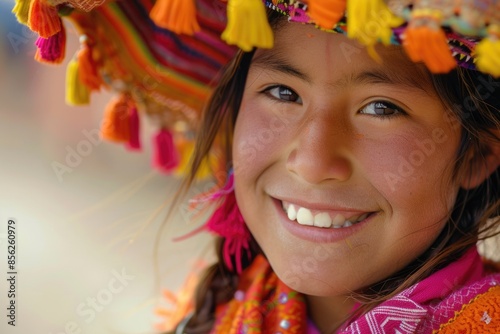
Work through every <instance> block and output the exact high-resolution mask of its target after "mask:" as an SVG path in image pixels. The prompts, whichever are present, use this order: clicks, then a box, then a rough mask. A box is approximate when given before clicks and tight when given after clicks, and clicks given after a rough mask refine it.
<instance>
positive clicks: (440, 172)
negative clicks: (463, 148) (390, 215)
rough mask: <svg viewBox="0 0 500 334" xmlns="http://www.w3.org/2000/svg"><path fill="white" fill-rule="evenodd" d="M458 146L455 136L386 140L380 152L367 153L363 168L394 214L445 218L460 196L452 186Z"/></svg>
mask: <svg viewBox="0 0 500 334" xmlns="http://www.w3.org/2000/svg"><path fill="white" fill-rule="evenodd" d="M457 146H458V138H457V137H456V136H452V135H451V134H449V135H447V136H442V137H435V136H433V135H432V132H430V133H429V132H427V133H425V132H423V131H413V132H408V133H405V134H401V135H393V136H391V138H384V139H382V140H380V141H379V143H378V144H377V145H376V147H377V149H375V147H374V146H370V147H372V148H374V149H368V150H367V151H366V154H365V156H366V157H367V161H365V162H363V163H362V164H363V166H364V167H363V168H365V170H366V174H367V175H370V178H371V180H370V181H371V182H372V184H373V185H374V186H375V188H377V190H378V191H379V192H380V194H381V195H382V196H383V197H384V198H385V199H386V200H387V201H388V202H389V205H390V206H391V211H393V212H396V213H397V212H398V211H401V210H404V212H405V213H406V214H407V213H409V212H411V213H412V214H415V213H417V214H419V215H422V214H423V213H437V212H432V211H436V210H438V211H440V213H442V214H444V213H445V212H447V210H446V209H448V208H449V207H450V206H451V203H452V201H453V199H454V198H455V194H456V192H455V191H450V189H451V188H450V184H452V167H453V161H454V158H455V154H456V147H457ZM365 147H368V146H365ZM457 189H458V188H457ZM424 206H425V207H426V210H423V207H424Z"/></svg>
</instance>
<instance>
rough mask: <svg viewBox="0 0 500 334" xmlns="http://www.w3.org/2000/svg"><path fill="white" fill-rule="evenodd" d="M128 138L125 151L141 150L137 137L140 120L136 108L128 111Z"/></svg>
mask: <svg viewBox="0 0 500 334" xmlns="http://www.w3.org/2000/svg"><path fill="white" fill-rule="evenodd" d="M129 122H130V138H129V140H128V143H127V149H129V150H131V151H138V150H141V139H140V136H139V132H140V118H139V113H138V112H137V108H135V107H133V108H131V109H130V116H129Z"/></svg>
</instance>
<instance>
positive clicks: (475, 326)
mask: <svg viewBox="0 0 500 334" xmlns="http://www.w3.org/2000/svg"><path fill="white" fill-rule="evenodd" d="M495 268H496V269H497V273H496V274H491V275H489V276H487V277H485V278H484V279H483V280H481V281H480V282H477V283H475V284H473V285H472V286H470V287H464V288H463V289H462V290H463V291H462V294H461V295H462V297H464V300H467V299H468V297H470V295H469V296H467V292H470V291H474V290H475V288H477V287H479V285H483V284H484V285H483V286H486V287H487V288H486V289H484V288H483V289H481V290H482V292H480V293H478V294H476V295H475V296H474V297H472V299H469V300H468V302H465V303H464V304H463V305H462V307H461V309H459V310H457V311H455V315H454V316H453V317H451V318H450V319H449V320H448V321H447V322H446V323H443V324H442V325H441V326H440V327H439V329H437V330H436V331H434V333H439V334H447V333H500V274H499V273H498V269H499V266H498V263H497V266H496V267H495ZM456 297H457V298H459V297H460V294H457V295H456Z"/></svg>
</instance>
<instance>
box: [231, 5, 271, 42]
mask: <svg viewBox="0 0 500 334" xmlns="http://www.w3.org/2000/svg"><path fill="white" fill-rule="evenodd" d="M222 39H223V40H224V41H226V43H228V44H232V45H237V46H238V47H240V48H241V49H242V50H243V51H247V52H248V51H251V50H252V49H253V48H254V47H258V48H266V49H269V48H272V47H273V43H274V36H273V31H272V30H271V26H270V25H269V22H268V21H267V15H266V7H265V6H264V3H263V2H262V1H261V0H229V2H228V5H227V27H226V30H224V32H223V33H222Z"/></svg>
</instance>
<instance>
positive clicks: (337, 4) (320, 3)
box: [308, 0, 346, 29]
mask: <svg viewBox="0 0 500 334" xmlns="http://www.w3.org/2000/svg"><path fill="white" fill-rule="evenodd" d="M345 9H346V0H309V5H308V14H309V16H310V17H311V19H313V21H314V22H315V23H316V24H317V25H319V26H320V27H321V28H324V29H332V28H333V27H335V25H336V24H337V23H338V22H339V21H340V19H341V18H342V17H343V16H344V13H345Z"/></svg>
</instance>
